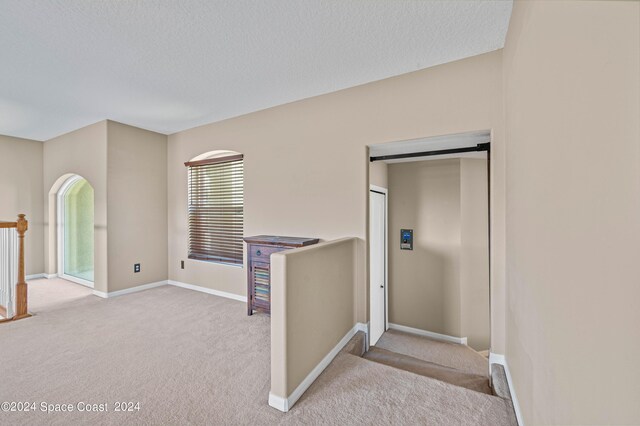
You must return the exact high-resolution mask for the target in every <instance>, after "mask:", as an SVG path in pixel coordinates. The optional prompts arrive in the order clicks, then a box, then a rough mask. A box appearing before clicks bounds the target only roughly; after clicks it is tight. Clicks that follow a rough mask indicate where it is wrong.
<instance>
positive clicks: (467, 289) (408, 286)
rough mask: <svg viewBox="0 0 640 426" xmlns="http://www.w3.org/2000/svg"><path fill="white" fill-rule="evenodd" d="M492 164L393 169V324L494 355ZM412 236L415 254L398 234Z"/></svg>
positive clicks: (455, 162)
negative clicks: (490, 270) (490, 231)
mask: <svg viewBox="0 0 640 426" xmlns="http://www.w3.org/2000/svg"><path fill="white" fill-rule="evenodd" d="M486 165H487V163H486V160H483V159H448V160H429V161H416V162H407V163H397V164H391V165H389V322H391V323H395V324H400V325H404V326H409V327H413V328H418V329H421V330H428V331H432V332H436V333H441V334H446V335H450V336H455V337H467V338H468V343H469V345H470V346H471V347H473V348H474V349H477V350H484V349H488V348H489V342H490V340H489V338H490V329H489V275H488V265H489V254H488V241H487V238H488V228H487V226H488V212H487V210H488V206H487V202H488V200H487V172H486V167H487V166H486ZM403 228H408V229H413V232H414V234H413V235H414V248H413V250H411V251H410V250H401V249H400V244H399V235H400V230H401V229H403Z"/></svg>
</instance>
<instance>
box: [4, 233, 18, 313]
mask: <svg viewBox="0 0 640 426" xmlns="http://www.w3.org/2000/svg"><path fill="white" fill-rule="evenodd" d="M17 282H18V231H17V230H16V228H0V316H2V317H4V318H13V316H14V313H15V303H16V301H15V294H16V283H17Z"/></svg>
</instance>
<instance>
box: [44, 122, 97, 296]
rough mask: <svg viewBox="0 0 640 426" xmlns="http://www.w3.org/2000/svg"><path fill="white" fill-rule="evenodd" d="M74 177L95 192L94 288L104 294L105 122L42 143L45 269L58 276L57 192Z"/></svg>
mask: <svg viewBox="0 0 640 426" xmlns="http://www.w3.org/2000/svg"><path fill="white" fill-rule="evenodd" d="M69 174H77V175H80V176H82V177H83V178H85V179H86V180H87V181H88V182H89V184H90V185H91V186H92V187H93V191H94V203H95V208H94V215H95V216H94V230H95V234H94V245H95V246H94V269H95V272H94V277H95V279H94V288H95V289H96V290H98V291H101V292H106V291H107V283H108V279H107V277H108V271H107V122H106V121H101V122H99V123H95V124H92V125H90V126H87V127H83V128H81V129H78V130H75V131H73V132H70V133H67V134H65V135H62V136H58V137H56V138H54V139H51V140H48V141H46V142H44V174H43V178H44V212H45V213H44V219H45V263H46V265H45V267H46V272H47V273H48V274H55V273H57V272H58V271H57V269H58V268H57V257H56V244H57V243H56V226H55V220H56V192H57V190H58V189H59V187H60V185H61V184H62V183H63V182H64V177H65V176H68V175H69Z"/></svg>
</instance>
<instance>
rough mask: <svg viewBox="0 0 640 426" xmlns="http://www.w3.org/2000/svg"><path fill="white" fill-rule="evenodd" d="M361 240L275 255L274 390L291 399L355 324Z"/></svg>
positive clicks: (273, 262)
mask: <svg viewBox="0 0 640 426" xmlns="http://www.w3.org/2000/svg"><path fill="white" fill-rule="evenodd" d="M357 250H358V241H357V239H355V238H343V239H339V240H334V241H328V242H323V243H319V244H316V245H313V246H310V247H305V248H301V249H296V250H288V251H284V252H279V253H274V254H273V255H271V265H272V271H271V277H272V281H271V286H272V293H271V313H272V316H271V359H272V360H273V362H272V363H271V393H272V394H274V395H277V396H279V397H282V398H288V397H289V396H290V395H291V394H292V393H293V391H294V390H295V389H296V388H297V387H298V385H300V383H301V382H302V381H303V380H304V379H305V377H307V375H308V374H309V373H310V372H311V370H313V369H314V368H315V367H316V366H317V365H318V363H319V362H320V361H321V360H322V359H323V358H324V357H325V356H326V355H327V354H328V353H329V352H330V351H331V350H332V349H333V348H334V347H335V346H336V345H337V344H338V343H339V342H340V340H341V339H342V338H343V337H344V336H345V335H346V334H347V333H348V332H349V331H350V330H351V329H352V328H353V327H354V325H355V324H356V318H355V310H354V302H355V300H354V298H355V291H354V290H355V289H354V277H355V273H356V271H355V268H356V267H357V256H358V254H357Z"/></svg>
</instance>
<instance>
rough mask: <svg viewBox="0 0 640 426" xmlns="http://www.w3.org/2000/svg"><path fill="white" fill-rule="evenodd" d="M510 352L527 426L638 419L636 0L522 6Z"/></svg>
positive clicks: (508, 75) (511, 192) (513, 136)
mask: <svg viewBox="0 0 640 426" xmlns="http://www.w3.org/2000/svg"><path fill="white" fill-rule="evenodd" d="M504 73H505V88H506V91H505V94H506V97H505V101H506V103H505V110H506V118H507V127H506V131H507V134H506V136H507V140H508V150H507V190H508V194H507V195H508V196H507V203H508V204H507V211H508V216H507V219H508V222H507V230H508V247H507V268H508V282H509V286H508V303H507V311H506V312H507V351H506V356H507V360H508V363H509V367H510V369H511V374H512V376H513V380H514V384H515V389H516V393H517V396H518V399H519V401H520V406H521V408H522V412H523V415H524V419H525V422H526V423H527V424H637V423H638V422H639V421H640V404H638V399H639V395H640V368H638V360H639V359H640V333H639V330H640V328H639V327H638V324H640V309H639V308H638V300H640V285H639V283H640V279H639V276H640V275H639V271H638V254H639V253H640V3H639V2H632V1H623V2H615V1H603V2H597V1H590V2H565V1H562V2H542V1H541V2H525V1H522V2H520V1H517V2H516V4H515V7H514V10H513V17H512V19H511V24H510V28H509V33H508V37H507V45H506V47H505V49H504Z"/></svg>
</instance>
